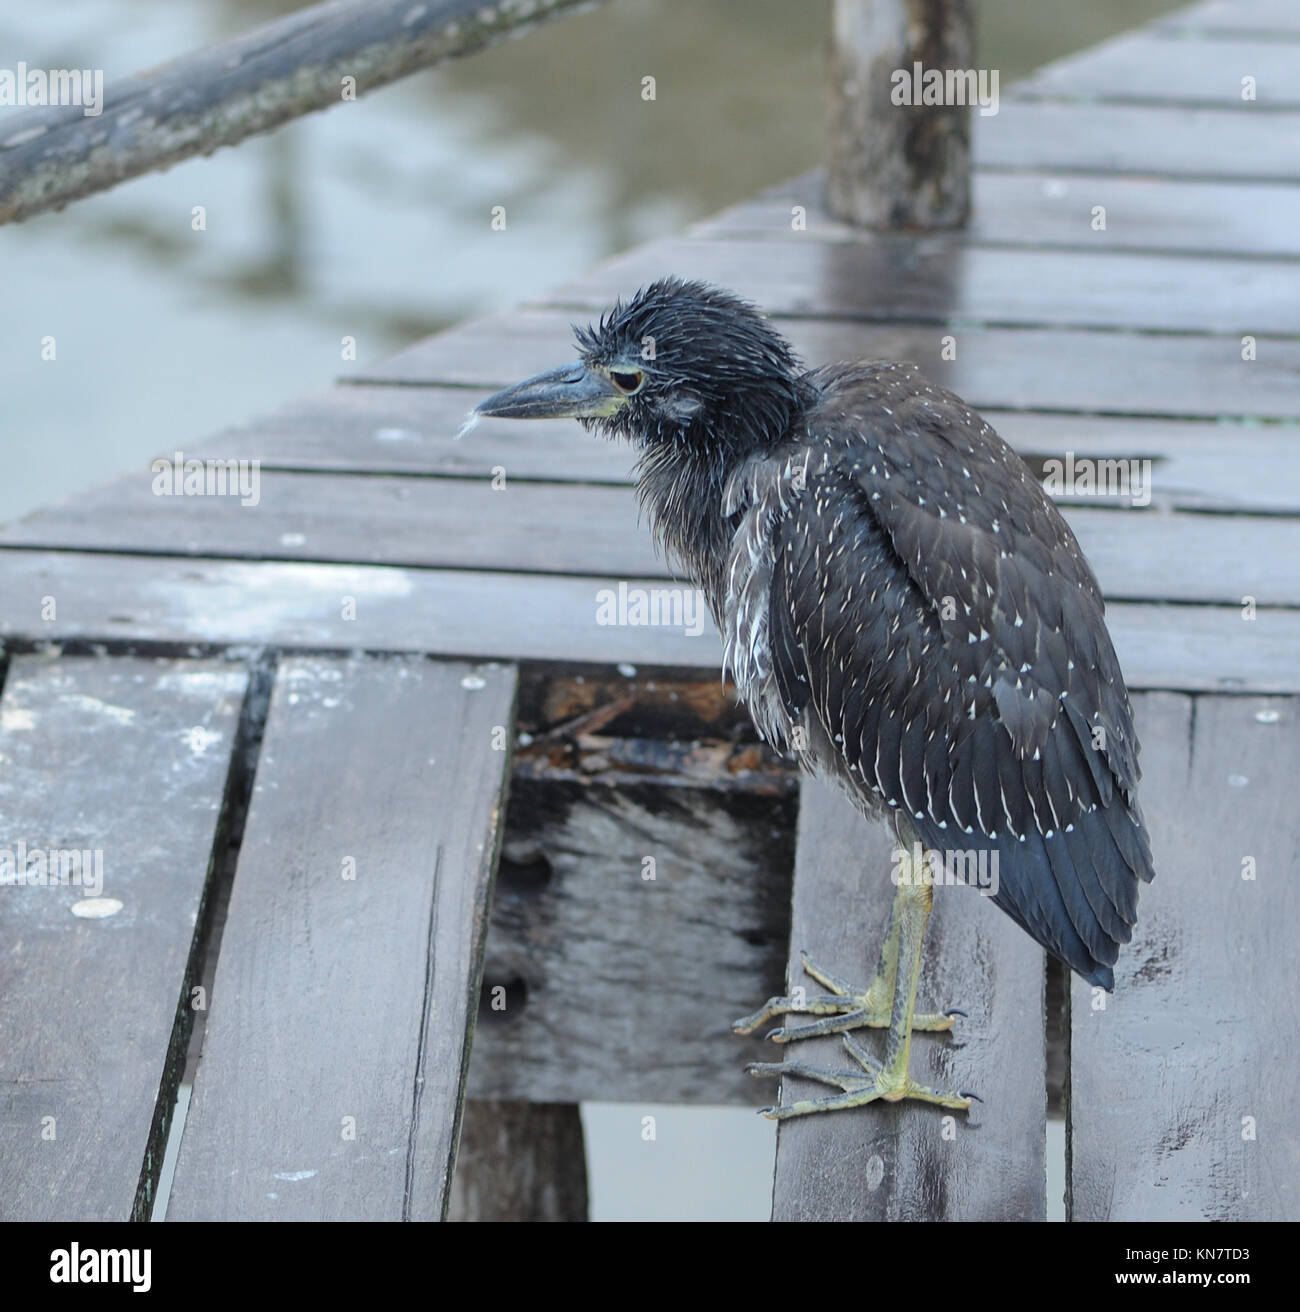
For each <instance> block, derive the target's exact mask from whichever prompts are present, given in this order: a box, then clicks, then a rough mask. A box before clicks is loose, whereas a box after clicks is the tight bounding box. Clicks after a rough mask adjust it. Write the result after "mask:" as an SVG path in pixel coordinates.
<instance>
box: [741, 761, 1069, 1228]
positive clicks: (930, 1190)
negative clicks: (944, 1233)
mask: <svg viewBox="0 0 1300 1312" xmlns="http://www.w3.org/2000/svg"><path fill="white" fill-rule="evenodd" d="M892 846H893V836H892V834H891V833H890V832H889V831H888V830H887V828H886V827H885V826H883V825H870V826H869V825H868V824H867V823H866V821H864V820H863V819H862V818H861V817H860V816H859V815H858V814H857V813H856V812H855V811H854V810H853V808H852V807H851V806H850V804H849V802H848V800H847V799H846V798H845V797H844V796H843V794H841V793H840V792H839V791H838V790H835V789H833V788H832V787H831V786H830V785H827V784H821V783H806V784H805V785H804V789H803V800H802V803H801V806H800V813H799V839H798V848H797V852H796V857H795V884H794V920H793V925H792V928H791V935H790V946H791V955H790V966H789V974H788V982H789V984H790V985H799V984H802V985H804V986H809V985H811V986H812V987H813V988H817V987H818V986H817V985H815V984H813V983H812V981H810V980H808V979H807V978H806V977H804V975H803V972H802V971H801V969H800V967H799V951H800V949H804V950H806V951H807V952H808V953H809V954H810V955H811V956H812V957H813V959H814V960H816V961H817V962H818V963H820V964H821V965H823V966H825V967H826V968H827V969H829V970H832V971H834V972H835V973H836V974H839V975H842V976H845V977H847V978H850V979H853V980H854V981H855V982H856V981H857V980H861V982H862V984H863V986H864V987H865V985H866V984H867V983H868V982H869V980H870V973H871V971H872V970H873V969H874V967H875V961H876V954H877V951H878V948H879V937H880V936H881V935H882V934H883V933H884V928H885V921H886V918H887V916H888V914H889V903H890V901H891V900H892V897H893V893H894V888H893V885H892V884H891V883H890V879H889V872H890V869H891V864H892V863H891V860H890V852H891V850H892ZM1043 980H1044V973H1043V954H1042V952H1041V951H1040V949H1039V948H1038V946H1037V945H1036V944H1035V943H1034V942H1033V941H1032V940H1031V939H1030V938H1029V937H1028V936H1027V935H1026V934H1024V933H1023V932H1022V931H1021V930H1020V929H1019V928H1018V927H1017V926H1016V925H1014V924H1013V923H1012V922H1011V920H1010V919H1009V918H1008V917H1007V916H1005V915H1003V914H1002V912H1001V911H999V910H998V909H997V908H996V907H995V906H994V905H993V904H992V903H991V902H989V901H987V900H986V899H985V898H983V897H981V896H980V895H979V894H978V893H977V892H976V891H975V890H974V889H969V888H940V889H936V890H935V908H934V914H933V916H932V917H931V921H930V929H929V933H928V934H927V937H926V950H925V957H924V964H923V966H922V971H921V982H920V986H919V988H918V992H917V997H918V999H919V1000H920V1005H922V1006H924V1007H926V1008H927V1009H928V1008H930V1007H931V1006H933V1007H936V1008H944V1007H949V1006H953V1007H960V1008H961V1009H962V1010H963V1011H966V1012H967V1013H968V1016H967V1017H966V1018H965V1019H961V1018H959V1019H958V1021H957V1027H956V1029H955V1031H954V1032H953V1033H952V1034H951V1035H941V1036H936V1035H929V1036H926V1035H920V1036H918V1037H917V1038H916V1039H914V1040H913V1043H912V1058H911V1069H912V1073H913V1075H914V1076H915V1078H916V1079H918V1080H921V1081H923V1082H924V1083H926V1084H931V1085H934V1086H936V1087H941V1088H952V1089H973V1090H974V1091H975V1092H976V1093H978V1094H979V1095H980V1096H981V1097H982V1098H983V1099H984V1104H983V1105H982V1106H981V1105H980V1104H979V1103H976V1104H975V1105H974V1108H973V1109H972V1111H971V1112H970V1113H969V1114H965V1113H953V1114H951V1115H950V1114H949V1113H946V1112H943V1111H942V1110H941V1109H939V1108H936V1107H923V1106H920V1105H913V1104H897V1105H894V1106H881V1105H877V1106H873V1107H869V1108H861V1109H856V1110H854V1111H850V1112H837V1113H835V1114H834V1115H824V1116H809V1117H799V1118H796V1119H794V1120H790V1121H783V1122H781V1125H780V1129H779V1130H778V1133H777V1149H776V1186H775V1189H774V1191H773V1205H772V1219H773V1220H775V1221H813V1220H829V1221H886V1220H888V1221H896V1220H901V1221H986V1220H999V1221H1006V1220H1042V1219H1043V1217H1044V1215H1045V1211H1046V1201H1045V1194H1044V1188H1043V1176H1044V1164H1043V1155H1044V1147H1045V1139H1046V1097H1047V1095H1046V1087H1047V1086H1046V1075H1045V1041H1044V1033H1045V1030H1044V1018H1043ZM795 1021H797V1018H794V1019H792V1023H795ZM863 1042H864V1043H865V1045H866V1046H867V1047H868V1048H869V1049H870V1050H872V1051H873V1052H880V1051H883V1048H882V1044H883V1036H882V1035H881V1034H879V1033H875V1034H872V1033H870V1032H865V1037H864V1039H863ZM769 1049H770V1053H769V1058H768V1059H769V1060H772V1061H778V1060H781V1057H780V1055H779V1054H780V1052H781V1051H782V1050H781V1049H778V1048H776V1046H775V1045H769ZM784 1051H785V1052H787V1053H796V1054H797V1058H798V1059H799V1060H806V1061H810V1062H812V1063H814V1064H815V1065H819V1066H831V1067H834V1068H851V1067H849V1065H848V1064H849V1062H850V1059H849V1057H848V1055H847V1054H846V1053H845V1052H844V1050H843V1046H842V1044H841V1041H840V1040H839V1039H838V1038H827V1039H815V1040H808V1041H806V1042H804V1043H800V1044H799V1045H797V1047H787V1048H785V1049H784ZM764 1083H765V1084H768V1085H769V1088H770V1087H771V1085H770V1083H769V1082H768V1081H764ZM825 1092H829V1090H825V1089H824V1088H822V1086H820V1085H810V1084H808V1083H807V1082H805V1081H783V1082H782V1101H783V1102H787V1101H791V1100H793V1099H794V1098H804V1097H816V1096H818V1094H819V1093H825Z"/></svg>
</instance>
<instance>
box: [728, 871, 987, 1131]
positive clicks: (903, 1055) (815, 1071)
mask: <svg viewBox="0 0 1300 1312" xmlns="http://www.w3.org/2000/svg"><path fill="white" fill-rule="evenodd" d="M907 873H908V874H910V873H911V872H910V869H909V870H908V871H907ZM932 900H933V890H932V889H931V887H930V885H929V884H928V883H920V882H917V883H913V882H912V881H911V879H910V878H909V879H906V880H904V882H902V883H900V884H899V888H898V895H897V896H896V898H895V902H894V912H893V914H892V917H891V925H890V934H896V936H897V937H896V942H895V947H894V949H893V951H892V957H893V963H894V971H893V975H894V980H893V1001H892V1005H891V1008H890V1019H889V1038H888V1041H887V1042H886V1044H885V1057H884V1060H883V1061H877V1060H876V1059H875V1058H874V1057H872V1056H871V1054H870V1053H868V1052H867V1051H866V1049H864V1048H863V1047H862V1045H861V1044H859V1043H858V1042H857V1041H856V1040H854V1039H853V1038H852V1037H851V1036H850V1035H848V1034H846V1035H845V1036H844V1047H845V1049H846V1050H847V1051H848V1054H849V1056H850V1057H852V1058H853V1059H854V1061H855V1062H856V1063H857V1065H858V1066H859V1067H860V1069H861V1071H862V1074H859V1073H857V1072H856V1071H830V1070H823V1069H822V1068H820V1067H815V1066H811V1065H808V1064H807V1063H803V1062H791V1063H789V1064H788V1065H783V1064H781V1063H779V1062H756V1063H754V1064H753V1065H751V1066H749V1067H748V1068H747V1069H748V1070H749V1072H750V1074H751V1075H778V1076H779V1075H793V1076H796V1077H798V1078H801V1079H807V1080H815V1081H817V1082H818V1083H820V1084H829V1085H831V1086H832V1087H834V1088H837V1089H839V1090H840V1092H839V1093H836V1094H832V1095H830V1096H829V1097H826V1098H815V1099H807V1100H804V1101H800V1102H794V1103H788V1104H786V1105H785V1106H782V1107H769V1108H767V1109H766V1110H765V1111H764V1115H766V1116H768V1117H770V1118H772V1119H773V1120H785V1119H787V1118H789V1117H791V1116H806V1115H808V1114H809V1113H811V1112H830V1111H838V1110H840V1109H842V1108H846V1107H862V1106H865V1105H866V1104H867V1103H871V1102H876V1101H884V1102H901V1101H902V1100H903V1099H905V1098H911V1099H914V1100H916V1101H918V1102H930V1103H935V1104H937V1105H938V1106H940V1107H952V1108H954V1109H956V1110H959V1111H966V1110H968V1109H969V1108H970V1105H971V1100H972V1098H973V1097H974V1095H973V1094H965V1093H943V1092H940V1091H939V1090H937V1089H931V1088H929V1087H928V1086H927V1085H923V1084H918V1083H917V1082H916V1081H915V1080H914V1079H912V1077H911V1075H909V1074H908V1058H909V1056H910V1054H911V1047H912V1030H913V1028H915V1026H914V1024H913V1022H914V1019H915V1015H914V1013H915V1009H916V986H917V981H918V980H919V978H920V974H921V949H922V946H923V945H924V942H925V928H926V924H927V922H928V921H929V918H930V907H931V902H932ZM889 937H890V935H886V946H885V950H884V951H883V952H882V953H881V960H882V963H883V964H885V965H888V958H889V957H890V956H891V952H890V949H889ZM877 978H878V979H879V976H878V977H877ZM808 1028H809V1029H812V1028H814V1027H813V1026H809V1027H808Z"/></svg>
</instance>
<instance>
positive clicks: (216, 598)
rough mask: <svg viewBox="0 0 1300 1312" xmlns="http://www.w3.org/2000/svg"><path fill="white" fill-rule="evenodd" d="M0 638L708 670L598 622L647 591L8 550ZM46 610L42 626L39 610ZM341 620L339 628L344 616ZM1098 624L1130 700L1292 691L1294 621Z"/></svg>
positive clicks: (601, 584)
mask: <svg viewBox="0 0 1300 1312" xmlns="http://www.w3.org/2000/svg"><path fill="white" fill-rule="evenodd" d="M0 561H2V562H3V564H4V566H5V568H4V569H3V570H0V637H3V638H4V639H5V640H7V641H8V642H10V643H11V644H15V645H23V646H30V645H32V644H34V643H43V642H59V643H67V642H71V643H79V644H82V645H89V644H95V643H112V644H114V645H115V646H122V645H126V644H132V643H140V644H150V645H159V646H163V647H166V648H170V649H181V650H188V649H191V648H197V649H201V648H203V647H205V646H214V647H226V646H233V647H234V648H235V650H236V651H239V650H241V649H243V648H244V647H248V646H252V647H260V646H274V647H280V648H285V649H287V650H294V651H323V650H334V651H340V650H341V651H352V650H364V651H388V652H423V651H435V652H439V653H441V654H443V655H448V656H465V657H473V658H484V659H500V660H512V659H517V660H529V661H541V662H559V663H563V664H565V665H574V664H578V665H582V664H588V663H592V664H602V665H615V664H620V663H624V662H627V663H632V664H635V665H638V666H642V667H646V668H655V667H662V668H665V669H675V670H687V671H691V672H708V671H716V670H717V669H718V666H719V664H720V662H721V659H722V650H721V646H720V644H719V642H718V638H717V635H716V633H715V632H714V630H713V627H712V625H711V624H710V623H708V622H707V621H706V622H705V624H704V626H703V628H702V630H701V632H700V633H699V634H698V635H694V634H691V633H688V632H686V630H685V628H683V627H677V628H673V627H670V626H664V625H658V626H643V625H632V624H612V625H602V624H600V623H598V622H597V618H596V612H597V606H598V604H599V603H598V594H599V593H600V592H601V591H602V590H603V589H605V588H611V587H612V588H616V587H617V585H618V583H619V582H620V581H625V582H627V583H628V586H629V587H630V588H646V589H649V588H652V587H655V586H657V585H656V584H655V581H654V580H652V579H637V578H633V579H629V580H617V579H611V578H600V577H585V578H564V577H555V576H543V575H531V576H529V575H522V574H508V573H495V572H479V573H469V572H466V571H463V570H401V569H389V568H383V567H378V566H370V567H365V566H347V565H313V564H296V563H295V564H291V563H281V564H275V563H264V564H249V563H243V562H229V561H211V560H201V559H194V560H187V559H182V558H174V559H166V558H159V557H145V556H114V555H108V554H96V553H91V554H82V553H77V552H62V551H60V552H38V551H31V552H27V551H11V552H7V553H5V555H4V556H3V557H2V558H0ZM52 595H54V596H57V597H58V598H59V608H58V614H57V618H56V619H51V620H48V621H47V620H45V619H44V617H43V615H42V605H41V601H42V598H43V597H46V596H52ZM353 615H354V616H355V617H354V618H350V616H353ZM1107 621H1108V624H1109V627H1110V631H1111V634H1112V636H1113V637H1114V639H1115V646H1116V649H1117V650H1118V652H1119V656H1120V661H1121V663H1122V665H1123V667H1124V672H1125V676H1126V678H1127V680H1128V682H1129V685H1130V686H1131V687H1137V688H1184V689H1189V690H1195V691H1209V692H1214V691H1224V690H1230V691H1236V692H1283V693H1288V692H1297V691H1300V669H1297V667H1296V661H1295V652H1296V650H1297V649H1300V613H1297V612H1296V611H1295V610H1284V609H1268V608H1264V609H1261V610H1260V611H1259V612H1258V615H1257V618H1256V619H1255V620H1254V621H1252V622H1250V623H1246V622H1245V621H1244V620H1243V617H1242V610H1241V608H1240V606H1235V605H1234V606H1223V607H1217V606H1165V605H1159V604H1133V603H1125V602H1115V601H1112V602H1111V603H1110V604H1109V605H1108V607H1107Z"/></svg>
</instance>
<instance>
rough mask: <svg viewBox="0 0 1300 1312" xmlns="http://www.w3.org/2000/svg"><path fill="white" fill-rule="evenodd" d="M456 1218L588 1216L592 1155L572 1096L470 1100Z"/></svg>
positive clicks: (456, 1184)
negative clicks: (544, 1099)
mask: <svg viewBox="0 0 1300 1312" xmlns="http://www.w3.org/2000/svg"><path fill="white" fill-rule="evenodd" d="M447 1219H448V1220H450V1221H585V1220H586V1219H587V1154H586V1149H585V1147H584V1145H583V1138H582V1118H581V1116H580V1115H579V1114H578V1108H577V1106H576V1105H574V1104H573V1103H551V1102H533V1103H530V1102H467V1103H466V1104H465V1109H464V1116H463V1119H462V1120H461V1127H460V1151H459V1153H458V1154H457V1156H456V1174H455V1176H454V1177H453V1180H452V1186H451V1210H450V1213H449V1215H448V1218H447Z"/></svg>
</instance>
